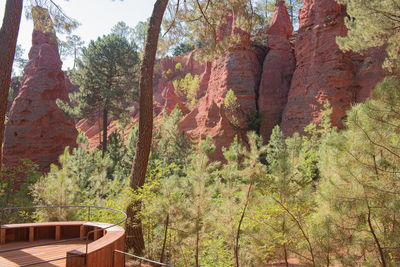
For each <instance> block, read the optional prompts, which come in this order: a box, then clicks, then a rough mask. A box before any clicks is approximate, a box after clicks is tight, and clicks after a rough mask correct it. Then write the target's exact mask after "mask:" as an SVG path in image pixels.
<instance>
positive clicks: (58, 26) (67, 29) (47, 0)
mask: <svg viewBox="0 0 400 267" xmlns="http://www.w3.org/2000/svg"><path fill="white" fill-rule="evenodd" d="M24 6H25V10H26V14H25V15H26V17H27V18H28V19H32V17H33V20H34V21H35V20H36V23H37V24H36V26H38V27H39V28H41V29H42V31H43V32H48V31H54V29H55V30H56V31H57V32H60V33H71V31H72V30H74V29H76V28H77V27H78V26H79V22H78V21H76V20H75V19H73V18H71V17H69V16H68V15H67V14H65V13H64V11H63V10H62V8H61V7H60V6H59V5H57V4H56V3H55V2H54V1H52V0H31V1H26V3H25V4H24ZM38 7H41V8H42V9H40V8H39V9H38ZM39 10H41V11H39ZM44 10H46V13H47V12H48V14H49V16H43V13H42V11H44ZM37 11H39V13H40V14H38V13H37V14H35V12H37ZM47 17H49V18H51V20H52V21H49V20H48V19H47ZM53 28H54V29H53Z"/></svg>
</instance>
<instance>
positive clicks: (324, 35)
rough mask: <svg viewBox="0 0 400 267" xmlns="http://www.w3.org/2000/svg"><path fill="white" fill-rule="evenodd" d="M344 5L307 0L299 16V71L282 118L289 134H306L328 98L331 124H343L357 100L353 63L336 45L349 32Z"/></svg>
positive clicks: (325, 0) (295, 75)
mask: <svg viewBox="0 0 400 267" xmlns="http://www.w3.org/2000/svg"><path fill="white" fill-rule="evenodd" d="M345 15H346V13H345V8H344V7H343V6H340V5H339V4H337V3H336V2H335V1H334V0H305V1H304V7H303V9H302V10H301V12H300V15H299V19H300V21H299V24H300V25H299V26H300V29H299V32H298V36H297V40H296V49H295V54H296V61H297V64H296V71H295V72H294V75H293V79H292V85H291V88H290V92H289V97H288V103H287V105H286V107H285V110H284V113H283V120H282V125H281V127H282V130H283V132H284V133H285V134H286V135H291V134H292V133H294V132H300V133H303V129H304V127H305V126H306V125H308V124H309V123H311V122H317V121H318V120H319V119H320V117H321V113H320V110H321V109H322V108H323V105H324V104H325V102H326V101H329V103H330V104H331V105H332V108H333V114H332V123H333V124H334V125H336V126H341V123H342V119H343V118H344V117H345V115H346V111H347V109H348V108H349V107H350V105H351V103H352V102H354V101H355V98H354V97H355V91H356V87H355V76H354V72H353V62H352V61H351V58H350V57H349V55H346V54H345V53H343V52H342V51H341V50H340V49H339V47H338V46H337V44H336V36H344V35H346V27H345V25H344V17H345Z"/></svg>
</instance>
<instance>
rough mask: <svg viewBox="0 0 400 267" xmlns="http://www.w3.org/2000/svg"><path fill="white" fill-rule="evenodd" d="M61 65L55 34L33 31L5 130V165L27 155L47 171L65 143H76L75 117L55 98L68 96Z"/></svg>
mask: <svg viewBox="0 0 400 267" xmlns="http://www.w3.org/2000/svg"><path fill="white" fill-rule="evenodd" d="M61 66H62V62H61V60H60V56H59V54H58V49H57V42H56V40H55V34H54V33H52V32H48V33H43V32H40V31H37V30H34V32H33V35H32V48H31V50H30V52H29V62H28V64H27V66H26V68H25V73H24V77H23V82H22V86H21V88H20V90H19V94H18V96H17V98H16V99H15V100H14V102H13V104H12V107H11V110H10V116H9V122H8V123H7V125H6V129H5V143H4V165H5V166H15V165H18V163H19V159H24V158H28V159H30V160H32V161H33V162H34V163H36V164H38V165H39V169H40V170H41V171H47V170H48V169H49V166H50V164H51V163H56V162H57V161H58V156H59V155H60V154H62V153H63V151H64V148H65V147H66V146H70V147H72V146H75V140H76V137H77V131H76V129H75V123H74V120H73V119H71V118H69V117H67V116H65V115H64V114H63V113H62V111H61V110H60V109H59V108H58V106H57V104H56V99H58V98H59V99H61V100H63V101H66V100H67V99H68V96H67V91H66V81H65V76H64V72H63V71H62V70H61Z"/></svg>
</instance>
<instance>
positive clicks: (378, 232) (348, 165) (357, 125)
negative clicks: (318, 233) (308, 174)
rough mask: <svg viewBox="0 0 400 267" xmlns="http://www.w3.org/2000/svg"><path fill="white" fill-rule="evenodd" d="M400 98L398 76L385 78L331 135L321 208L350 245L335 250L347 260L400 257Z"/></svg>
mask: <svg viewBox="0 0 400 267" xmlns="http://www.w3.org/2000/svg"><path fill="white" fill-rule="evenodd" d="M399 101H400V94H399V82H398V80H397V79H396V78H394V77H388V78H386V79H385V80H384V81H383V82H382V83H380V84H379V85H378V86H377V88H376V91H375V94H374V99H371V100H367V101H366V103H364V104H359V105H357V106H355V107H353V108H352V110H351V111H350V112H349V113H348V120H347V122H346V127H347V129H346V130H345V131H343V132H341V133H336V134H333V135H331V136H329V138H328V139H327V141H326V143H327V145H326V147H325V148H324V153H323V154H322V155H323V157H322V159H321V162H320V166H321V167H320V168H321V171H322V175H323V181H322V183H321V185H320V198H321V210H320V211H319V212H320V213H321V214H323V216H325V223H326V222H327V221H328V222H329V223H330V232H331V239H332V242H335V244H337V245H338V246H342V247H343V248H345V249H342V250H336V251H334V255H335V257H336V258H337V260H338V261H340V263H341V264H342V265H344V266H350V265H352V263H354V261H360V263H361V264H363V266H378V265H379V266H396V265H399V263H400V261H399V255H400V254H399V253H400V250H399V249H398V241H399V240H398V237H399V232H398V227H397V226H396V225H398V224H399V219H398V216H396V213H397V211H398V207H399V203H400V198H399V192H398V189H397V188H398V184H399V180H398V166H399V164H400V162H399V159H400V158H399V156H398V155H399V152H400V151H399V149H400V146H399V139H398V134H399V129H398V125H399V123H400V117H399V111H400V106H399V103H400V102H399ZM322 222H324V221H322ZM383 261H385V262H386V265H385V264H384V263H383Z"/></svg>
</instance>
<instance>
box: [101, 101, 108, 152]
mask: <svg viewBox="0 0 400 267" xmlns="http://www.w3.org/2000/svg"><path fill="white" fill-rule="evenodd" d="M107 124H108V109H107V108H104V109H103V143H102V154H101V157H102V158H104V156H105V155H106V152H107V126H108V125H107Z"/></svg>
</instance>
